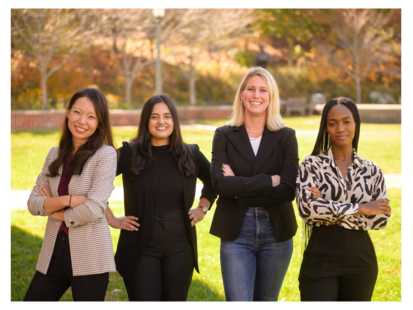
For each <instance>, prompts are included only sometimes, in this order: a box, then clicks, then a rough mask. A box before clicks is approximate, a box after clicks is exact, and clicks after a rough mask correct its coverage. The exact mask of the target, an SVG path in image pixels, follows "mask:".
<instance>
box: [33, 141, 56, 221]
mask: <svg viewBox="0 0 413 310" xmlns="http://www.w3.org/2000/svg"><path fill="white" fill-rule="evenodd" d="M56 152H57V148H56V147H53V148H52V149H51V150H50V151H49V154H47V157H46V160H45V162H44V164H43V169H42V172H40V174H39V175H38V177H37V179H36V185H35V186H34V187H33V189H32V191H31V193H30V196H29V199H28V201H27V208H28V210H29V212H30V213H31V214H32V215H36V216H49V215H50V214H48V213H46V211H45V210H44V207H43V205H44V201H45V200H46V198H47V197H46V196H43V197H39V188H40V185H43V186H48V187H50V185H49V178H48V177H47V176H46V175H47V174H48V172H49V166H50V164H51V163H52V159H51V158H52V157H53V154H55V153H56Z"/></svg>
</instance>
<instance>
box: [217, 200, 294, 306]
mask: <svg viewBox="0 0 413 310" xmlns="http://www.w3.org/2000/svg"><path fill="white" fill-rule="evenodd" d="M292 254H293V239H292V238H291V239H288V240H287V241H283V242H278V241H277V240H276V238H275V230H274V225H273V223H272V221H271V220H270V218H269V216H268V213H267V211H266V210H265V209H263V208H257V209H248V211H247V213H246V214H245V218H244V222H243V224H242V228H241V232H240V234H239V236H238V238H237V239H235V240H234V241H223V240H221V271H222V279H223V282H224V290H225V297H226V300H227V301H277V300H278V294H279V293H280V290H281V285H282V283H283V281H284V277H285V274H286V273H287V269H288V266H289V264H290V260H291V256H292Z"/></svg>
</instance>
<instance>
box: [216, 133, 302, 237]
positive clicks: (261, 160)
mask: <svg viewBox="0 0 413 310" xmlns="http://www.w3.org/2000/svg"><path fill="white" fill-rule="evenodd" d="M223 163H226V164H229V166H230V167H231V169H232V171H233V172H234V174H235V177H234V176H231V177H224V175H223V173H222V164H223ZM297 171H298V146H297V139H296V137H295V131H294V130H293V129H291V128H288V127H284V128H282V129H281V130H278V131H270V130H268V128H267V127H265V128H264V132H263V135H262V138H261V143H260V146H259V149H258V153H257V156H256V157H255V155H254V151H253V149H252V146H251V143H250V141H249V138H248V135H247V131H246V130H245V126H244V125H242V126H240V127H231V126H223V127H219V128H218V129H217V130H216V131H215V135H214V140H213V144H212V162H211V177H212V185H213V187H214V189H215V192H216V193H217V194H218V195H219V198H218V201H217V208H216V210H215V214H214V218H213V221H212V225H211V231H210V233H211V234H213V235H215V236H217V237H220V238H221V239H223V240H225V241H232V240H235V239H236V238H237V237H238V235H239V233H240V231H241V227H242V223H243V221H244V216H245V213H246V212H247V209H248V207H265V208H266V209H267V212H268V214H269V216H270V218H271V220H272V222H273V223H274V227H275V236H276V238H277V240H278V241H285V240H287V239H289V238H291V237H293V236H294V235H295V233H296V231H297V221H296V218H295V214H294V209H293V205H292V201H293V200H294V198H295V178H296V176H297ZM275 174H278V175H280V176H281V184H279V185H278V186H276V187H272V180H271V175H275ZM235 197H238V198H235Z"/></svg>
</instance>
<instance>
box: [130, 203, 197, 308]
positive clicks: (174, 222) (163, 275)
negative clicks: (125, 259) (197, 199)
mask: <svg viewBox="0 0 413 310" xmlns="http://www.w3.org/2000/svg"><path fill="white" fill-rule="evenodd" d="M186 216H188V215H186ZM152 225H153V226H152V232H151V235H150V237H149V240H148V242H147V244H146V246H145V249H144V252H143V254H142V256H141V258H140V260H139V263H138V268H137V270H136V273H135V275H134V277H133V279H132V280H125V279H123V280H124V282H125V286H126V290H127V291H128V297H129V300H130V301H186V300H187V297H188V291H189V286H190V285H191V281H192V273H193V270H194V258H193V253H192V249H191V244H190V241H189V237H188V233H187V231H186V228H185V223H184V220H183V214H182V211H181V210H177V211H171V212H157V214H156V215H155V217H154V219H153V224H152Z"/></svg>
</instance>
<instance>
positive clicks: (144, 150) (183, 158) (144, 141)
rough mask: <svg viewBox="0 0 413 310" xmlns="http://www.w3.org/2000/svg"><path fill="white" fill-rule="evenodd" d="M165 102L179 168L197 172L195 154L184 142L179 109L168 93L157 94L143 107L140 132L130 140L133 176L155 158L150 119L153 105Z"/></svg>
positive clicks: (172, 144) (171, 145)
mask: <svg viewBox="0 0 413 310" xmlns="http://www.w3.org/2000/svg"><path fill="white" fill-rule="evenodd" d="M161 102H163V103H165V104H166V105H167V106H168V108H169V111H171V115H172V120H173V123H174V130H173V132H172V134H171V136H170V137H169V142H170V151H171V152H172V154H173V155H174V157H175V159H176V160H177V162H178V168H179V170H180V171H181V172H182V173H184V174H185V176H189V175H191V174H193V173H194V172H195V164H194V160H193V154H192V151H191V149H190V148H189V146H188V145H187V144H186V143H184V141H183V139H182V135H181V128H180V126H179V119H178V111H177V110H176V107H175V104H174V103H173V102H172V100H171V99H170V98H169V97H168V96H166V95H157V96H152V97H151V98H149V99H148V100H147V101H146V102H145V104H144V106H143V109H142V114H141V121H140V123H139V127H138V133H137V136H136V137H135V138H133V139H132V140H131V141H130V145H131V148H132V156H131V158H130V160H129V175H130V177H131V178H133V177H134V176H137V175H138V174H140V173H141V172H142V171H143V170H145V169H147V168H148V167H149V165H150V163H151V161H152V160H153V159H154V158H153V157H152V150H151V134H150V132H149V120H150V118H151V113H152V110H153V107H154V106H155V104H157V103H161Z"/></svg>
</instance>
